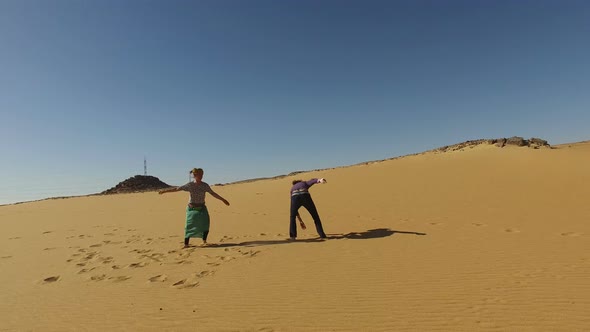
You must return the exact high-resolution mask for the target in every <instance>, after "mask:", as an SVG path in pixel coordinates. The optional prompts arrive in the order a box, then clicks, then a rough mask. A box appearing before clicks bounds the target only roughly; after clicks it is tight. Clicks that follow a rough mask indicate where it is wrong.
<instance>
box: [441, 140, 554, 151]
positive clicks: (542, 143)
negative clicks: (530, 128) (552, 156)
mask: <svg viewBox="0 0 590 332" xmlns="http://www.w3.org/2000/svg"><path fill="white" fill-rule="evenodd" d="M481 144H495V145H496V146H497V147H500V148H503V147H505V146H506V145H514V146H522V147H529V148H532V149H539V148H551V145H549V143H547V141H546V140H544V139H540V138H536V137H532V138H530V139H528V140H527V139H524V138H522V137H518V136H513V137H510V138H495V139H478V140H473V141H466V142H463V143H459V144H454V145H447V146H443V147H440V148H438V149H434V150H432V151H437V152H447V151H457V150H461V149H463V148H466V147H470V146H475V145H481Z"/></svg>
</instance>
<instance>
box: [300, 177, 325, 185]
mask: <svg viewBox="0 0 590 332" xmlns="http://www.w3.org/2000/svg"><path fill="white" fill-rule="evenodd" d="M305 183H307V185H308V186H309V187H311V186H313V185H314V184H316V183H328V181H326V179H324V178H321V179H315V178H314V179H311V180H309V181H306V182H305Z"/></svg>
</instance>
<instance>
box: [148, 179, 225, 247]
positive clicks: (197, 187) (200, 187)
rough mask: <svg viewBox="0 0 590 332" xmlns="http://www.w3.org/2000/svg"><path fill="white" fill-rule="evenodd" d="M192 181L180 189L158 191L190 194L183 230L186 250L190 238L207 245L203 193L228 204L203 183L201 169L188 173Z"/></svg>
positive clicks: (207, 222)
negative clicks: (200, 239)
mask: <svg viewBox="0 0 590 332" xmlns="http://www.w3.org/2000/svg"><path fill="white" fill-rule="evenodd" d="M190 174H192V176H193V178H194V181H192V182H189V183H187V184H185V185H183V186H180V187H174V188H168V189H164V190H160V191H159V192H158V193H159V194H160V195H162V194H165V193H171V192H176V191H188V192H189V193H190V200H189V202H188V206H187V207H186V225H185V228H184V247H185V248H188V246H189V245H188V243H189V241H190V238H191V237H200V238H202V239H203V244H204V245H206V244H207V235H209V212H208V211H207V206H206V205H205V193H209V194H211V196H213V197H215V198H217V199H218V200H220V201H222V202H223V203H224V204H225V205H227V206H229V202H228V201H227V200H226V199H225V198H223V197H221V196H220V195H219V194H217V193H216V192H214V191H213V189H211V187H210V186H209V185H208V184H207V183H206V182H203V174H204V172H203V169H202V168H193V169H192V170H191V171H190Z"/></svg>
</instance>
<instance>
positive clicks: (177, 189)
mask: <svg viewBox="0 0 590 332" xmlns="http://www.w3.org/2000/svg"><path fill="white" fill-rule="evenodd" d="M179 188H180V187H172V188H167V189H162V190H160V191H158V194H160V195H162V194H165V193H172V192H175V191H180V189H179Z"/></svg>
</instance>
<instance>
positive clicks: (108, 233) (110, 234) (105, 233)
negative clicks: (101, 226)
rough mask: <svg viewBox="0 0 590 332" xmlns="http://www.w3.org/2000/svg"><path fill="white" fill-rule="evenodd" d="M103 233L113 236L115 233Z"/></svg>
mask: <svg viewBox="0 0 590 332" xmlns="http://www.w3.org/2000/svg"><path fill="white" fill-rule="evenodd" d="M104 235H106V236H114V235H115V234H113V233H104Z"/></svg>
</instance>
